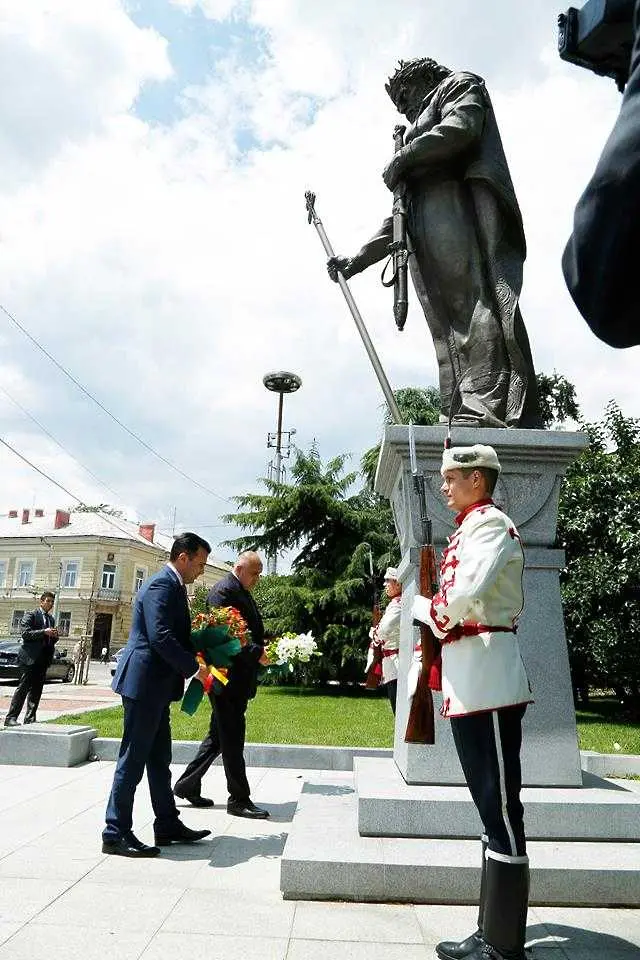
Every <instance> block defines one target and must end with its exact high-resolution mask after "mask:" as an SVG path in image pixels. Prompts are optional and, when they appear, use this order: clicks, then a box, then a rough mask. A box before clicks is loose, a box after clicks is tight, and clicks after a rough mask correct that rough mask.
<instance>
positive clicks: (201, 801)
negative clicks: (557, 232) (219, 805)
mask: <svg viewBox="0 0 640 960" xmlns="http://www.w3.org/2000/svg"><path fill="white" fill-rule="evenodd" d="M176 797H179V799H180V800H186V801H187V803H190V804H191V806H192V807H212V806H213V800H209V797H202V796H200V794H199V793H189V794H186V793H185V794H183V796H180V794H179V793H176Z"/></svg>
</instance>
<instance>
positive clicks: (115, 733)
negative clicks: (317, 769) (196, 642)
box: [51, 687, 393, 747]
mask: <svg viewBox="0 0 640 960" xmlns="http://www.w3.org/2000/svg"><path fill="white" fill-rule="evenodd" d="M210 716H211V708H210V706H209V701H208V699H206V698H205V699H204V700H203V701H202V703H201V704H200V707H199V708H198V711H197V713H196V714H195V715H194V716H193V717H188V716H187V715H186V713H182V712H181V710H180V704H179V703H172V704H171V735H172V737H173V739H174V740H201V739H202V738H203V737H204V735H205V733H206V732H207V730H208V728H209V717H210ZM51 722H52V723H84V724H89V725H90V726H92V727H95V729H96V730H97V731H98V736H100V737H117V738H118V739H119V738H120V737H121V736H122V707H115V708H114V709H111V710H92V711H91V712H89V713H76V714H72V715H69V714H67V715H65V716H64V717H58V718H57V719H56V720H52V721H51ZM247 741H248V742H249V743H310V744H316V745H326V746H341V747H349V746H358V747H392V746H393V714H392V713H391V707H390V705H389V701H388V700H387V698H386V697H385V696H381V695H380V694H375V693H365V692H364V691H360V690H354V691H353V693H351V692H345V691H340V692H338V691H337V690H334V688H332V687H328V688H326V689H323V690H322V691H320V690H315V689H305V688H295V687H259V688H258V696H257V697H256V698H255V700H252V701H250V703H249V707H248V710H247Z"/></svg>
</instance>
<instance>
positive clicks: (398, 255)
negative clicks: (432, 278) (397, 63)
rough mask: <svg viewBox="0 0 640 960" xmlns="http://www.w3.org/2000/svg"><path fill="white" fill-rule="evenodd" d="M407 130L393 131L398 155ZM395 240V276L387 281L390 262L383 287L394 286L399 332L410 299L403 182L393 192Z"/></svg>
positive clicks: (398, 128)
mask: <svg viewBox="0 0 640 960" xmlns="http://www.w3.org/2000/svg"><path fill="white" fill-rule="evenodd" d="M406 129H407V128H406V127H403V126H400V125H398V126H397V127H395V128H394V131H393V141H394V143H395V145H396V149H395V152H396V153H398V152H399V151H400V150H402V148H403V147H404V132H405V130H406ZM392 212H393V240H392V241H391V243H390V244H389V253H390V254H391V258H390V259H391V262H392V263H393V276H392V277H391V279H390V280H385V274H386V272H387V267H388V266H389V260H387V262H386V264H385V266H384V270H383V271H382V277H381V279H382V286H383V287H390V286H391V285H392V284H393V316H394V318H395V321H396V326H397V328H398V330H400V331H402V330H404V325H405V323H406V321H407V309H408V306H409V298H408V292H407V261H408V259H409V254H408V251H407V201H406V188H405V185H404V183H403V182H402V181H400V183H399V184H398V186H397V187H396V188H395V190H394V191H393V211H392Z"/></svg>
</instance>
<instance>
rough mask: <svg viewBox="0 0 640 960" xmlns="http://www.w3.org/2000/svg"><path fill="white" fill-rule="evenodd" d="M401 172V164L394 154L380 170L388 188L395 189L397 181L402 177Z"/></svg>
mask: <svg viewBox="0 0 640 960" xmlns="http://www.w3.org/2000/svg"><path fill="white" fill-rule="evenodd" d="M402 173H403V171H402V166H401V163H400V160H399V157H398V155H396V156H395V157H393V158H392V159H391V160H390V161H389V163H388V164H387V165H386V167H385V168H384V170H383V171H382V179H383V180H384V182H385V184H386V185H387V187H388V188H389V190H392V191H393V190H395V188H396V187H397V186H398V183H399V182H400V180H401V179H402Z"/></svg>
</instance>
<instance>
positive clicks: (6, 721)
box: [4, 717, 18, 727]
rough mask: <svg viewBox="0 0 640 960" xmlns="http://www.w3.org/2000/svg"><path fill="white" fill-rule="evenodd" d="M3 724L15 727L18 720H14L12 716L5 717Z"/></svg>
mask: <svg viewBox="0 0 640 960" xmlns="http://www.w3.org/2000/svg"><path fill="white" fill-rule="evenodd" d="M4 725H5V727H17V726H18V721H17V720H14V719H13V717H5V718H4Z"/></svg>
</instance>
